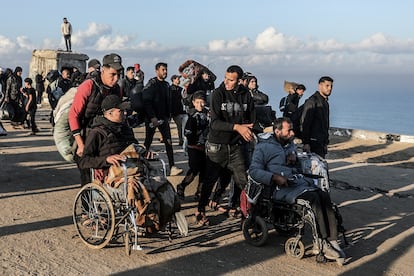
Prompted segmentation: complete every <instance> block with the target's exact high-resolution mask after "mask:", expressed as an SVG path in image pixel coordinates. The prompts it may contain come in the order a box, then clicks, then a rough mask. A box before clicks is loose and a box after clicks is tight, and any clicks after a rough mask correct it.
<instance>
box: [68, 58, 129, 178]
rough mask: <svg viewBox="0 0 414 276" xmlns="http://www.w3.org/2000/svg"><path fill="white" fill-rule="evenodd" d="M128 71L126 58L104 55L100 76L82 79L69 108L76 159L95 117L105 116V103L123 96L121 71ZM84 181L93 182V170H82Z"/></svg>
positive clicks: (81, 152)
mask: <svg viewBox="0 0 414 276" xmlns="http://www.w3.org/2000/svg"><path fill="white" fill-rule="evenodd" d="M122 70H124V67H123V66H122V59H121V57H120V56H119V55H117V54H113V53H112V54H109V55H106V56H104V58H103V62H102V69H101V71H100V73H99V74H98V75H96V77H93V78H91V79H87V80H85V81H84V82H82V83H81V84H80V85H79V87H78V89H77V93H76V94H75V97H74V99H73V103H72V106H71V108H70V110H69V115H68V117H69V126H70V130H71V131H72V135H73V137H74V139H75V142H76V144H77V149H76V154H75V156H74V160H75V161H76V162H77V163H78V166H79V159H80V158H81V157H82V156H83V150H84V147H85V139H86V137H87V136H88V133H89V130H90V127H91V124H92V122H93V119H94V118H95V117H96V116H98V115H102V110H101V103H102V101H103V99H104V98H105V97H106V96H108V95H112V94H114V95H117V96H119V97H121V98H122V95H121V91H120V89H119V86H118V84H117V82H118V78H119V74H120V72H121V71H122ZM80 173H81V184H82V185H85V184H87V183H89V182H91V175H90V170H89V169H80Z"/></svg>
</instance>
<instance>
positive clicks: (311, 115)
mask: <svg viewBox="0 0 414 276" xmlns="http://www.w3.org/2000/svg"><path fill="white" fill-rule="evenodd" d="M301 125H302V141H303V144H310V141H313V142H316V143H318V144H320V145H328V143H329V103H328V100H327V99H325V98H324V97H322V96H321V94H320V93H319V91H316V92H315V93H314V94H313V95H312V96H310V97H309V98H308V99H307V100H306V102H305V103H304V105H303V112H302V116H301Z"/></svg>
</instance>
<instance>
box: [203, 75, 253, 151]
mask: <svg viewBox="0 0 414 276" xmlns="http://www.w3.org/2000/svg"><path fill="white" fill-rule="evenodd" d="M210 112H211V124H210V132H209V134H208V141H209V142H211V143H216V144H228V145H235V144H238V143H240V142H242V140H243V138H242V137H241V136H240V134H239V133H237V132H236V131H234V130H233V128H234V125H235V124H250V123H256V112H255V110H254V103H253V99H252V97H251V95H250V93H249V91H248V90H247V89H246V88H245V87H244V86H243V85H238V86H237V88H236V90H234V91H227V90H226V88H225V86H224V83H222V84H221V85H220V87H219V88H217V89H216V90H214V92H213V97H212V101H211V108H210Z"/></svg>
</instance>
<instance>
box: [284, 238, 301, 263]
mask: <svg viewBox="0 0 414 276" xmlns="http://www.w3.org/2000/svg"><path fill="white" fill-rule="evenodd" d="M285 252H286V254H287V255H288V256H291V257H294V258H298V259H302V258H303V256H304V255H305V246H304V245H303V242H302V241H301V240H298V239H297V238H290V239H288V240H287V241H286V242H285Z"/></svg>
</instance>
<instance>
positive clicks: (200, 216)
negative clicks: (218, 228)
mask: <svg viewBox="0 0 414 276" xmlns="http://www.w3.org/2000/svg"><path fill="white" fill-rule="evenodd" d="M195 216H196V221H197V225H198V226H208V225H209V224H210V221H209V220H208V218H207V217H206V215H205V214H204V213H196V215H195Z"/></svg>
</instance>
